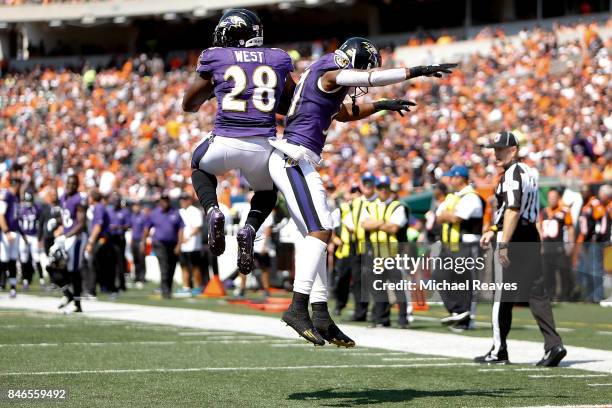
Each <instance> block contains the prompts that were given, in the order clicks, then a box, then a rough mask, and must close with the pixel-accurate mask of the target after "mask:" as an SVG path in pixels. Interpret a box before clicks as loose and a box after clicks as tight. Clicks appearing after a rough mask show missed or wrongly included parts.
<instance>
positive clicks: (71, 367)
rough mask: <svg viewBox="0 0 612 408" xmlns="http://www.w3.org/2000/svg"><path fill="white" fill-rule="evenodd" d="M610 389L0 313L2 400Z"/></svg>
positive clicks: (398, 400)
mask: <svg viewBox="0 0 612 408" xmlns="http://www.w3.org/2000/svg"><path fill="white" fill-rule="evenodd" d="M176 302H178V300H177V301H176ZM593 310H595V309H593ZM608 311H609V310H608ZM604 322H605V321H601V320H600V321H599V323H596V324H606V323H604ZM608 322H609V321H608ZM480 331H485V330H480ZM477 332H478V331H477ZM381 336H383V337H384V330H383V331H381ZM602 337H603V336H602ZM609 340H612V337H610V338H609ZM576 341H578V340H576ZM601 343H602V344H603V343H604V340H602V341H601ZM449 347H452V345H449ZM600 348H602V347H600ZM475 352H477V350H475ZM604 384H607V385H604ZM610 384H612V373H611V374H602V373H594V372H587V371H580V370H575V369H567V368H564V369H545V368H544V369H542V368H536V367H533V366H527V365H517V364H515V365H510V366H505V367H490V366H484V367H483V366H479V365H473V364H471V363H470V361H469V360H459V359H451V358H441V357H432V356H422V355H421V356H419V355H416V354H409V353H401V352H390V351H385V350H379V349H371V348H364V347H357V348H355V349H352V350H345V349H338V348H335V347H330V346H326V347H323V348H316V349H315V348H314V347H312V346H309V345H308V344H306V343H305V342H303V341H301V340H299V339H295V340H279V339H275V338H270V337H265V336H256V335H248V334H239V333H235V332H232V330H231V328H229V327H228V330H227V331H224V332H213V331H203V330H196V329H185V328H178V327H170V326H161V325H146V324H141V323H129V322H122V321H113V320H100V319H94V318H90V317H87V316H86V315H69V316H64V315H59V314H44V313H34V312H25V311H12V310H0V389H1V390H2V393H3V394H4V395H3V396H2V397H0V406H36V407H38V406H52V407H57V406H66V407H169V406H172V407H188V406H189V407H191V406H193V407H195V406H198V407H208V406H215V407H217V406H219V407H227V406H231V407H251V406H253V407H271V406H272V407H273V406H277V407H285V406H304V407H313V406H328V407H353V406H398V407H399V406H419V407H459V406H464V407H502V406H504V407H505V406H540V405H576V404H600V405H605V404H610V403H612V386H611V385H610ZM9 389H22V390H23V389H65V390H66V391H67V399H66V400H65V401H63V402H62V403H57V402H41V401H38V402H32V401H24V402H22V403H10V402H9V401H8V400H7V399H6V396H5V394H6V392H7V390H9Z"/></svg>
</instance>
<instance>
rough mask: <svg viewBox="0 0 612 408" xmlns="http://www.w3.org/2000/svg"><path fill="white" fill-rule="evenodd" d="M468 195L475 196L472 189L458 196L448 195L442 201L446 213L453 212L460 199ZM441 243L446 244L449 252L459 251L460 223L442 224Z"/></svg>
mask: <svg viewBox="0 0 612 408" xmlns="http://www.w3.org/2000/svg"><path fill="white" fill-rule="evenodd" d="M468 194H476V195H478V193H476V191H475V190H474V189H473V188H469V189H467V191H466V192H464V193H462V194H461V195H459V194H454V193H451V194H448V195H447V196H446V198H445V199H444V202H445V203H447V204H446V211H453V210H454V209H455V207H456V206H457V204H458V203H459V201H461V198H463V197H464V196H466V195H468ZM483 212H484V208H483ZM442 242H443V243H444V244H446V245H447V246H448V247H449V248H450V250H451V252H457V251H458V250H459V244H460V243H461V221H459V222H455V223H452V224H451V223H448V222H446V223H444V224H443V225H442Z"/></svg>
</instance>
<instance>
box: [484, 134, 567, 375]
mask: <svg viewBox="0 0 612 408" xmlns="http://www.w3.org/2000/svg"><path fill="white" fill-rule="evenodd" d="M488 147H490V148H494V149H495V160H496V164H497V166H499V167H503V168H504V173H503V175H502V176H501V178H500V180H499V184H498V185H497V187H496V188H495V198H496V199H497V211H496V212H495V217H494V223H493V226H492V227H491V229H490V230H489V231H487V232H486V233H484V234H483V235H482V238H481V239H480V244H481V246H482V247H483V248H485V249H486V248H489V247H490V244H491V241H493V239H494V237H496V241H497V245H496V246H497V248H496V250H495V252H494V255H493V256H494V261H493V267H494V276H495V282H496V283H509V284H516V290H497V291H495V297H494V302H493V313H492V324H493V347H492V348H491V350H490V351H489V352H488V353H487V354H485V355H484V356H480V357H476V358H475V359H474V360H475V361H476V362H477V363H484V364H508V363H509V361H508V350H507V347H506V338H507V337H508V333H509V332H510V326H511V325H512V308H513V306H514V304H515V303H516V302H527V303H529V308H530V309H531V313H532V314H533V316H534V317H535V320H536V322H537V324H538V326H539V328H540V331H541V332H542V335H543V336H544V350H545V354H544V357H542V359H541V360H540V361H539V362H538V363H537V365H539V366H546V367H555V366H557V365H559V362H560V361H561V360H562V359H563V358H564V357H565V355H566V354H567V351H566V350H565V348H564V347H563V344H562V342H561V337H559V334H558V333H557V331H556V329H555V321H554V318H553V314H552V309H551V306H550V300H549V299H548V297H547V295H546V291H545V289H544V276H543V274H542V269H541V255H540V246H541V244H540V233H539V231H538V227H537V221H538V212H539V199H538V180H537V177H536V176H535V170H533V169H531V168H530V167H529V166H527V165H526V164H525V163H522V162H520V160H519V158H518V152H519V143H518V140H517V138H516V136H514V134H512V133H510V132H501V133H500V134H498V135H497V136H496V137H495V141H494V143H493V144H491V145H489V146H488Z"/></svg>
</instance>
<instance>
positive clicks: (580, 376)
mask: <svg viewBox="0 0 612 408" xmlns="http://www.w3.org/2000/svg"><path fill="white" fill-rule="evenodd" d="M608 375H609V374H550V375H548V374H534V375H528V376H527V377H529V378H594V377H608Z"/></svg>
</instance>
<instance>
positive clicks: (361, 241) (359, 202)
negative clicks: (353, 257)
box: [351, 197, 369, 255]
mask: <svg viewBox="0 0 612 408" xmlns="http://www.w3.org/2000/svg"><path fill="white" fill-rule="evenodd" d="M368 204H369V203H368V202H367V201H366V200H365V199H364V198H363V197H359V198H356V199H354V200H353V204H352V206H351V207H352V209H351V211H352V214H351V215H352V216H353V228H354V239H355V251H356V252H357V255H361V254H363V253H364V252H365V248H366V233H365V230H364V229H363V226H362V225H361V212H362V210H363V209H364V207H365V208H366V209H368Z"/></svg>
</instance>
